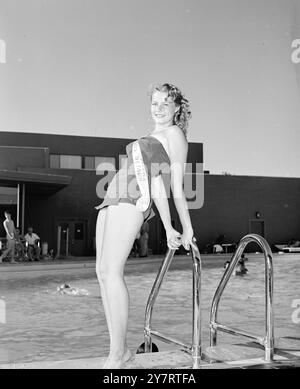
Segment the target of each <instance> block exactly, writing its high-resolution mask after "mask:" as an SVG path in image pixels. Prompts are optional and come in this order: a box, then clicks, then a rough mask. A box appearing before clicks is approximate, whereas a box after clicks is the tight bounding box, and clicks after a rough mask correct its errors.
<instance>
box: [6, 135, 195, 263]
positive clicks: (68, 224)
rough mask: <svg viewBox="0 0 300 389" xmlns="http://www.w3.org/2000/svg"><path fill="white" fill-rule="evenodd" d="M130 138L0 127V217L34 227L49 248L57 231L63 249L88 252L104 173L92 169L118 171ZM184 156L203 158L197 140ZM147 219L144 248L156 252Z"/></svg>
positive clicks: (156, 230) (156, 223) (156, 232)
mask: <svg viewBox="0 0 300 389" xmlns="http://www.w3.org/2000/svg"><path fill="white" fill-rule="evenodd" d="M133 140H134V139H117V138H104V137H101V138H100V137H84V136H67V135H47V134H36V133H23V132H22V133H17V132H1V133H0V220H3V219H4V216H3V212H4V210H5V209H10V210H11V212H12V216H13V219H14V220H15V222H16V224H17V225H18V226H19V227H20V230H21V232H24V231H25V232H26V230H27V228H28V226H33V228H34V230H35V231H36V232H37V233H38V235H39V236H40V237H41V239H42V241H47V242H48V247H49V249H51V248H53V249H54V251H56V250H57V243H58V234H59V235H60V239H61V244H60V246H61V250H60V252H61V253H62V254H66V247H67V246H68V253H69V254H71V255H73V256H81V255H93V254H94V253H95V238H94V237H95V224H96V217H97V211H96V210H95V206H96V205H98V204H100V203H101V201H102V199H101V198H98V197H97V193H96V186H97V182H99V180H100V179H101V178H102V177H103V174H100V175H99V174H96V169H95V168H96V166H98V164H99V163H106V164H107V165H109V166H108V170H110V168H111V167H112V168H113V169H116V170H118V169H119V168H120V165H121V163H122V158H123V157H124V155H125V147H126V145H127V144H128V143H130V142H131V141H133ZM188 160H189V161H190V162H198V161H201V162H202V144H197V143H192V144H191V145H190V150H189V155H188ZM113 174H114V173H113ZM149 224H150V226H149V227H150V241H149V247H150V248H151V249H152V251H153V253H157V252H159V251H161V249H162V248H161V247H160V244H161V239H160V237H161V236H164V231H163V228H162V225H161V223H160V220H159V218H158V217H155V218H154V219H152V220H151V221H150V222H149ZM59 227H61V232H60V233H59ZM3 236H5V232H4V228H3V227H2V223H1V226H0V237H3Z"/></svg>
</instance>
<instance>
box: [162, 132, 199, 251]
mask: <svg viewBox="0 0 300 389" xmlns="http://www.w3.org/2000/svg"><path fill="white" fill-rule="evenodd" d="M168 138H169V142H168V146H169V157H170V162H171V189H172V194H173V198H174V204H175V207H176V210H177V212H178V215H179V219H180V222H181V225H182V229H183V237H184V240H187V241H191V239H192V237H193V228H192V223H191V218H190V214H189V210H188V205H187V201H186V197H185V193H184V189H183V182H184V172H185V163H186V160H187V152H188V142H187V140H186V139H185V136H184V134H183V132H182V130H181V129H180V128H178V127H177V126H174V127H173V128H172V130H171V131H170V133H169V137H168ZM186 243H187V242H185V243H184V242H183V245H184V247H185V248H187V244H186Z"/></svg>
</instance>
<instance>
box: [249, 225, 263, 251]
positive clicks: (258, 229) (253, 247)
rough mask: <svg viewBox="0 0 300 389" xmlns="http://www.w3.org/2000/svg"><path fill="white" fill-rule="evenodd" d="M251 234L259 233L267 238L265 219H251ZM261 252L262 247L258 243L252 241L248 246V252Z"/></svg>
mask: <svg viewBox="0 0 300 389" xmlns="http://www.w3.org/2000/svg"><path fill="white" fill-rule="evenodd" d="M249 234H257V235H260V236H262V237H263V238H265V235H266V225H265V221H264V220H257V219H250V220H249ZM257 251H258V252H261V251H262V250H261V248H260V247H259V246H258V244H257V243H255V242H251V243H249V244H248V246H247V252H257Z"/></svg>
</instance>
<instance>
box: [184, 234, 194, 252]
mask: <svg viewBox="0 0 300 389" xmlns="http://www.w3.org/2000/svg"><path fill="white" fill-rule="evenodd" d="M193 236H194V232H193V230H187V231H183V234H182V235H181V244H182V246H183V247H184V248H185V249H186V250H189V249H190V245H191V246H194V241H193ZM194 247H195V246H194Z"/></svg>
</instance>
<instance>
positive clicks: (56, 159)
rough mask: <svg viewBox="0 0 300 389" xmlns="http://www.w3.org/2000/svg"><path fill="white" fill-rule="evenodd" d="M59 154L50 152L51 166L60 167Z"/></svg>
mask: <svg viewBox="0 0 300 389" xmlns="http://www.w3.org/2000/svg"><path fill="white" fill-rule="evenodd" d="M59 165H60V164H59V155H58V154H50V168H52V169H59V167H60V166H59Z"/></svg>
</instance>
